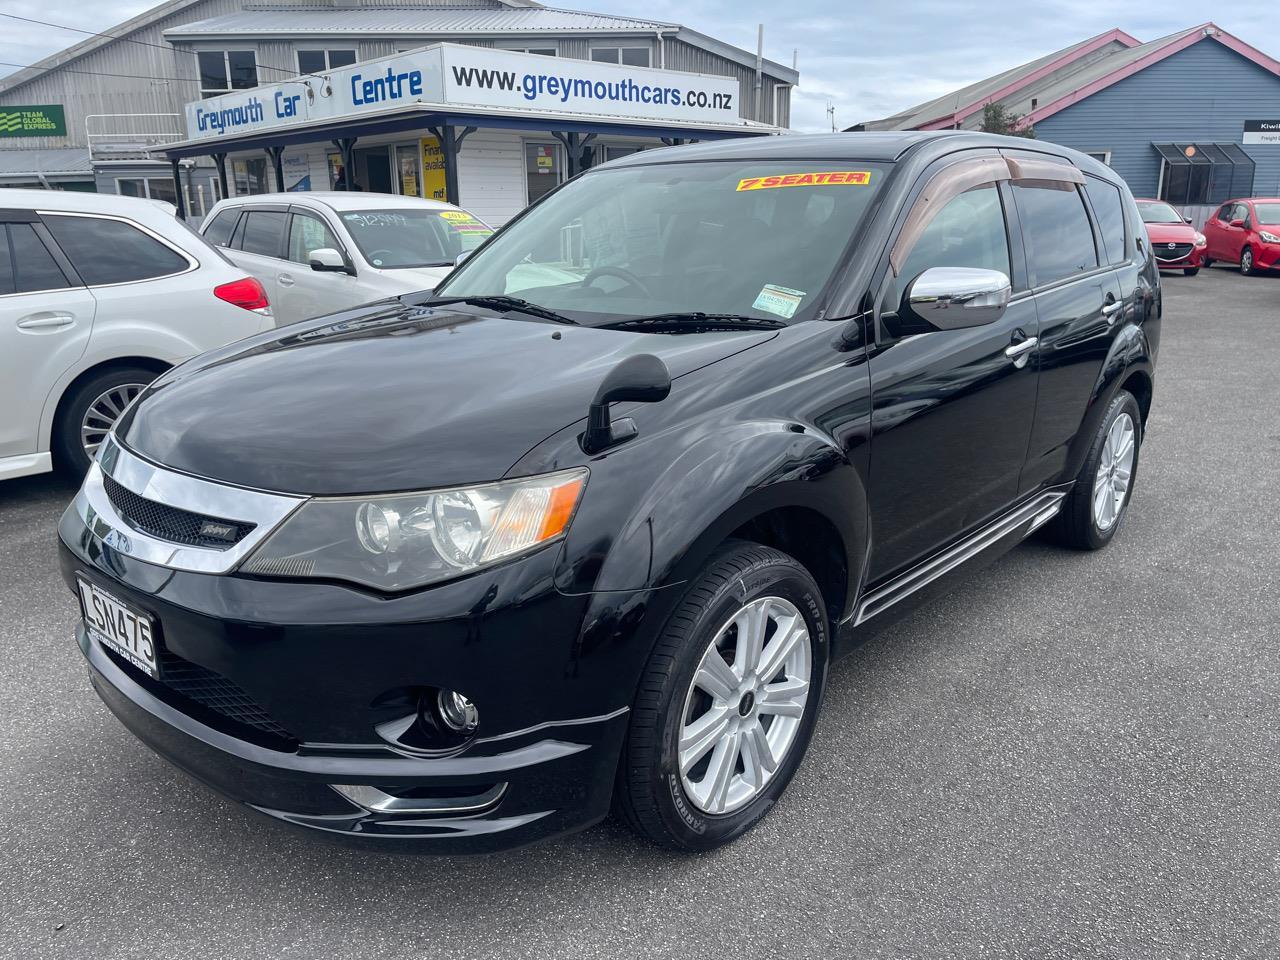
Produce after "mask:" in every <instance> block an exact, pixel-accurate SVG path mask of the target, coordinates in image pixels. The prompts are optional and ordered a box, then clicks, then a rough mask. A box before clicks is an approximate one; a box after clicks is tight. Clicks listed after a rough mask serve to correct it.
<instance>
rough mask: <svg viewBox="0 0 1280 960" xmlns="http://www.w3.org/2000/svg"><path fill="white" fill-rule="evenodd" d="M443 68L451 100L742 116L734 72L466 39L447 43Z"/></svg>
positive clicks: (550, 109)
mask: <svg viewBox="0 0 1280 960" xmlns="http://www.w3.org/2000/svg"><path fill="white" fill-rule="evenodd" d="M444 67H445V70H444V93H445V100H446V102H448V103H450V104H474V105H476V106H485V107H509V108H512V109H521V110H537V111H540V112H546V113H573V114H592V115H596V116H602V115H603V116H612V117H627V118H644V119H650V120H691V121H711V122H718V123H733V122H735V121H736V120H737V119H738V107H739V104H738V81H737V80H736V79H734V78H733V77H711V76H704V75H702V74H693V73H676V72H674V71H670V70H651V69H648V68H644V67H624V66H619V65H617V64H612V63H594V62H592V61H590V60H572V59H569V58H568V57H542V56H538V55H536V54H532V55H531V54H524V53H512V52H510V51H507V50H488V49H484V48H482V47H461V46H449V47H446V48H445V51H444Z"/></svg>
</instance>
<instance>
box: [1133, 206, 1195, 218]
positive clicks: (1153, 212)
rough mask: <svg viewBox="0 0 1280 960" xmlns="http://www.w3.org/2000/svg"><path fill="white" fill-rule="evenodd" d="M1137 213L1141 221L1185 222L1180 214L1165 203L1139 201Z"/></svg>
mask: <svg viewBox="0 0 1280 960" xmlns="http://www.w3.org/2000/svg"><path fill="white" fill-rule="evenodd" d="M1138 213H1139V214H1141V215H1142V222H1143V223H1186V220H1184V219H1183V217H1182V214H1180V213H1178V211H1177V210H1175V209H1173V207H1171V206H1169V205H1168V204H1167V203H1140V204H1138Z"/></svg>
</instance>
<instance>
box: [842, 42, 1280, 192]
mask: <svg viewBox="0 0 1280 960" xmlns="http://www.w3.org/2000/svg"><path fill="white" fill-rule="evenodd" d="M990 104H998V105H999V106H1001V107H1002V108H1004V110H1005V112H1006V115H1009V116H1014V117H1017V118H1018V120H1017V125H1018V126H1020V127H1024V128H1025V127H1030V128H1031V129H1032V130H1033V131H1034V134H1035V137H1036V138H1037V139H1040V140H1048V141H1052V142H1054V143H1060V144H1063V145H1064V146H1068V147H1073V148H1075V149H1077V150H1080V151H1083V152H1085V153H1088V154H1091V155H1093V156H1095V157H1097V158H1098V159H1099V160H1102V161H1103V162H1104V163H1107V164H1109V165H1110V166H1112V167H1113V168H1114V169H1115V170H1116V172H1117V173H1119V174H1120V175H1121V176H1122V177H1124V179H1125V180H1126V182H1128V184H1129V187H1130V189H1131V190H1132V191H1133V193H1134V195H1135V196H1139V197H1159V198H1160V199H1162V200H1168V201H1170V202H1171V203H1174V204H1176V205H1178V206H1179V207H1181V208H1183V209H1184V210H1185V211H1186V212H1188V213H1191V214H1198V215H1199V216H1200V217H1203V216H1204V213H1205V211H1206V210H1207V209H1209V208H1210V207H1212V206H1216V205H1217V204H1219V203H1221V202H1222V201H1224V200H1229V199H1233V198H1236V197H1248V196H1280V61H1277V60H1275V59H1273V58H1272V57H1270V56H1268V55H1267V54H1265V53H1262V52H1261V51H1260V50H1257V49H1255V48H1254V47H1251V46H1250V45H1249V44H1247V43H1245V42H1244V41H1243V40H1240V39H1239V38H1238V37H1235V36H1232V35H1231V34H1229V33H1227V32H1226V31H1225V30H1222V29H1221V28H1220V27H1217V26H1215V25H1214V24H1212V23H1206V24H1202V25H1200V26H1197V27H1192V28H1191V29H1189V30H1183V31H1180V32H1178V33H1175V34H1172V35H1171V36H1168V37H1163V38H1161V39H1159V40H1152V41H1150V42H1148V43H1142V42H1140V41H1139V40H1137V39H1135V38H1134V37H1131V36H1129V34H1127V33H1125V32H1124V31H1122V30H1111V31H1109V32H1107V33H1104V34H1100V35H1098V36H1096V37H1091V38H1089V39H1088V40H1083V41H1081V42H1079V43H1076V44H1073V45H1072V46H1070V47H1067V48H1065V49H1063V50H1058V51H1056V52H1054V53H1051V54H1047V55H1046V56H1044V57H1041V58H1039V59H1038V60H1034V61H1032V62H1031V63H1027V64H1023V65H1022V66H1019V67H1015V68H1013V69H1011V70H1007V71H1005V72H1004V73H1001V74H998V75H996V76H994V77H989V78H987V79H985V80H981V81H978V82H977V83H973V84H970V85H969V86H967V87H964V88H962V89H960V90H956V91H953V92H952V93H949V94H947V95H945V96H943V97H937V98H935V99H933V100H931V101H929V102H927V103H922V104H918V105H917V106H914V107H912V108H910V109H909V110H904V111H902V112H901V113H898V114H896V115H894V116H892V117H886V118H885V119H883V120H875V121H871V122H868V123H863V124H858V125H857V126H856V127H851V128H850V129H853V130H947V129H966V130H976V129H981V128H982V124H983V113H984V108H986V107H987V106H988V105H990Z"/></svg>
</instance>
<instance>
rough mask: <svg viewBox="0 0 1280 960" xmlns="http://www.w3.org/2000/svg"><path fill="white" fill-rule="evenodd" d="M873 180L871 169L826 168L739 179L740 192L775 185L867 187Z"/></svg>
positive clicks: (764, 188)
mask: <svg viewBox="0 0 1280 960" xmlns="http://www.w3.org/2000/svg"><path fill="white" fill-rule="evenodd" d="M870 182H871V171H870V170H826V171H823V172H822V173H788V174H779V175H776V176H771V177H747V178H746V179H745V180H739V181H738V192H739V193H741V192H742V191H743V190H772V189H774V188H775V187H821V186H829V185H832V184H841V185H843V186H847V187H865V186H866V185H867V184H869V183H870Z"/></svg>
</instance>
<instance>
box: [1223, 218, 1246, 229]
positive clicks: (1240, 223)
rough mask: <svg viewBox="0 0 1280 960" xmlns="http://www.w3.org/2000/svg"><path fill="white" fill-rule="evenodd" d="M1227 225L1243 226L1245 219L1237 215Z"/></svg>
mask: <svg viewBox="0 0 1280 960" xmlns="http://www.w3.org/2000/svg"><path fill="white" fill-rule="evenodd" d="M1227 226H1229V227H1243V226H1244V220H1242V219H1241V218H1240V217H1236V218H1235V219H1234V220H1232V221H1231V222H1230V223H1228V224H1227Z"/></svg>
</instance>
